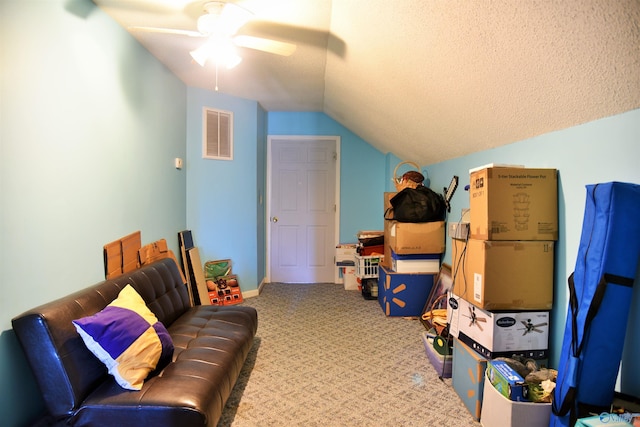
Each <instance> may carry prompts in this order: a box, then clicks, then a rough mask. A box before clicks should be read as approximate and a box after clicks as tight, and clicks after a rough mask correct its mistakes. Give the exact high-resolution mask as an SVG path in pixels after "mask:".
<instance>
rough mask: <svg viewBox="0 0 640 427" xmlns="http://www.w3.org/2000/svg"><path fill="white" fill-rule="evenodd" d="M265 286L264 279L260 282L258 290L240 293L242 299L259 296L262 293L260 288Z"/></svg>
mask: <svg viewBox="0 0 640 427" xmlns="http://www.w3.org/2000/svg"><path fill="white" fill-rule="evenodd" d="M266 284H267V282H266V279H262V280H261V281H260V284H259V285H258V289H251V290H250V291H246V292H242V298H253V297H257V296H260V293H261V292H262V288H263V286H264V285H266Z"/></svg>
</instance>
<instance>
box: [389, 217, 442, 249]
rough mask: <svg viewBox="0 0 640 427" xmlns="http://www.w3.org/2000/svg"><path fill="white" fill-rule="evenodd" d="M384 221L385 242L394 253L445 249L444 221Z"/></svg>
mask: <svg viewBox="0 0 640 427" xmlns="http://www.w3.org/2000/svg"><path fill="white" fill-rule="evenodd" d="M385 223H388V224H385V230H388V233H387V234H388V239H387V234H385V244H386V243H387V242H388V243H389V246H390V248H391V250H392V251H393V252H395V253H396V254H400V255H412V254H441V253H443V252H444V250H445V238H444V235H445V233H444V230H445V222H444V221H434V222H399V221H385Z"/></svg>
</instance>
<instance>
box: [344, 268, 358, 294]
mask: <svg viewBox="0 0 640 427" xmlns="http://www.w3.org/2000/svg"><path fill="white" fill-rule="evenodd" d="M342 268H343V270H342V278H343V279H344V288H345V289H346V290H347V291H357V290H358V279H357V278H356V267H355V265H354V266H353V267H342Z"/></svg>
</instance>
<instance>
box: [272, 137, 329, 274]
mask: <svg viewBox="0 0 640 427" xmlns="http://www.w3.org/2000/svg"><path fill="white" fill-rule="evenodd" d="M273 139H285V140H291V141H299V142H301V143H305V142H312V141H317V140H319V139H322V140H328V141H333V142H334V143H335V146H334V148H335V155H336V176H335V178H336V183H335V185H336V188H335V200H334V205H335V207H336V208H335V218H334V219H335V221H334V224H335V230H334V236H333V240H334V246H337V245H338V244H339V243H340V136H339V135H267V170H266V174H267V176H266V178H267V179H266V190H265V230H266V236H265V252H266V253H265V263H266V266H265V273H266V274H265V276H266V277H265V282H266V283H271V226H270V222H271V193H272V190H271V184H272V182H271V181H272V170H271V162H272V160H271V141H272V140H273ZM334 260H335V257H334ZM334 262H335V261H334Z"/></svg>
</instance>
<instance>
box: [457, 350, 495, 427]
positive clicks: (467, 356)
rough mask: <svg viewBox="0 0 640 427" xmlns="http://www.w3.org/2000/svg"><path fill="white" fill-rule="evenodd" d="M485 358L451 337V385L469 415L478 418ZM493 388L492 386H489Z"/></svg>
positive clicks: (485, 363)
mask: <svg viewBox="0 0 640 427" xmlns="http://www.w3.org/2000/svg"><path fill="white" fill-rule="evenodd" d="M486 369H487V359H485V358H484V357H482V356H481V355H480V354H478V353H476V352H475V351H474V350H473V349H471V348H470V347H468V346H467V345H465V344H464V343H462V342H461V341H460V340H458V339H456V338H454V339H453V369H452V376H451V378H452V380H451V381H452V385H453V389H454V390H455V392H456V393H457V394H458V396H459V397H460V399H461V400H462V402H463V403H464V405H465V406H466V407H467V409H468V410H469V412H470V413H471V415H472V416H473V417H474V418H475V419H476V421H477V420H480V415H481V413H482V412H484V411H482V406H483V403H482V399H483V396H482V395H483V393H484V383H485V370H486ZM491 388H493V386H491Z"/></svg>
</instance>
